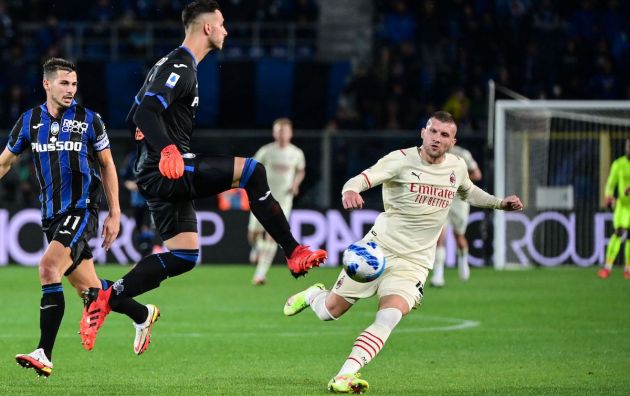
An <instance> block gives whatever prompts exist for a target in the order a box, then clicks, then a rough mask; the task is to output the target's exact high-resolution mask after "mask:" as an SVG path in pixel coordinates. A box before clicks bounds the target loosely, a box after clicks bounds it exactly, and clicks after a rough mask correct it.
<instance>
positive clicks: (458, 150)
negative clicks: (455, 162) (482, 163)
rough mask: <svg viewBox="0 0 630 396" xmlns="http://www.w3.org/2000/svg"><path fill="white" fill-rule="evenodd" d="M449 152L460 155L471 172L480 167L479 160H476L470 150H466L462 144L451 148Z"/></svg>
mask: <svg viewBox="0 0 630 396" xmlns="http://www.w3.org/2000/svg"><path fill="white" fill-rule="evenodd" d="M448 152H449V153H451V154H455V155H456V156H458V157H461V158H462V159H463V160H464V162H465V163H466V168H467V169H468V172H469V173H470V172H472V171H474V170H475V169H479V165H477V161H475V159H474V158H473V156H472V154H471V153H470V151H468V150H466V149H465V148H463V147H460V146H453V148H451V149H450V150H449V151H448Z"/></svg>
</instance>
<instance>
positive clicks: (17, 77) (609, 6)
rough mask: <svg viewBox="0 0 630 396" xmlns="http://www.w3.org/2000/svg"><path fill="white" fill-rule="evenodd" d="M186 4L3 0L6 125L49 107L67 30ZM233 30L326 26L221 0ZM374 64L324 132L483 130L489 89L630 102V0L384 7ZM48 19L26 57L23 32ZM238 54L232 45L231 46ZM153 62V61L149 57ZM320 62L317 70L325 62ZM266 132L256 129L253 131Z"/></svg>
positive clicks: (277, 0) (168, 12) (288, 10)
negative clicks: (455, 125)
mask: <svg viewBox="0 0 630 396" xmlns="http://www.w3.org/2000/svg"><path fill="white" fill-rule="evenodd" d="M185 3H186V1H184V0H122V1H118V0H117V1H112V0H97V1H90V2H85V1H79V0H64V1H39V0H12V1H6V0H2V1H0V51H1V53H2V58H3V62H2V63H1V66H0V67H1V70H0V72H1V74H0V75H1V77H0V88H1V89H2V98H1V105H0V119H1V120H2V122H1V124H2V125H4V126H7V125H9V124H10V123H11V122H12V121H9V120H13V119H16V118H17V116H18V114H19V113H20V111H21V110H23V109H24V108H26V107H27V106H30V105H32V104H33V103H36V102H37V101H39V100H41V97H42V94H41V92H40V91H39V90H38V89H37V88H39V87H38V83H39V79H40V74H41V72H40V63H41V60H42V59H44V58H46V57H48V56H52V55H60V56H68V55H70V56H71V55H72V54H64V53H63V46H62V45H61V44H60V43H61V41H62V40H63V36H64V34H66V33H67V32H64V29H63V28H62V27H61V22H64V21H78V22H81V21H82V22H90V23H94V24H108V23H111V22H113V21H118V22H121V21H128V22H129V23H133V21H174V22H177V21H179V15H180V12H181V8H182V6H183V4H185ZM220 5H221V7H222V9H223V13H224V15H225V17H226V25H227V28H228V30H230V24H234V23H238V22H247V23H257V22H305V23H317V20H318V15H319V14H320V13H319V8H318V7H319V3H318V1H316V0H256V1H244V0H224V1H220ZM373 19H374V26H375V29H374V34H373V43H372V44H373V45H372V56H371V59H354V60H351V61H353V65H354V67H353V71H352V74H351V75H350V76H349V77H348V78H347V81H346V83H345V86H344V88H343V90H342V93H341V95H340V97H339V98H338V105H337V111H336V113H335V115H334V117H331V118H330V119H322V120H321V123H320V124H321V125H313V127H319V128H325V127H329V128H337V129H394V130H396V129H415V128H418V126H419V125H421V124H422V123H423V122H424V117H425V114H427V113H430V112H431V111H433V110H437V109H440V108H441V109H445V110H447V111H450V112H451V113H453V114H454V115H455V117H456V118H457V120H458V121H459V122H460V123H461V124H462V127H465V128H470V129H472V130H473V131H474V130H483V127H484V123H485V117H486V111H487V103H486V101H485V95H486V87H487V81H488V80H489V79H494V80H495V81H496V82H497V83H498V84H501V85H503V86H506V87H508V88H510V89H512V90H514V91H517V92H519V93H521V94H523V95H525V96H527V97H530V98H547V99H557V98H563V99H628V98H629V97H630V76H629V75H630V72H629V70H630V41H629V37H628V33H629V31H628V30H629V27H630V2H623V1H619V0H606V1H598V2H596V1H592V0H581V1H570V0H564V1H562V0H561V1H552V0H449V1H435V0H391V1H386V0H379V1H375V2H374V3H373ZM25 23H39V24H41V28H40V30H39V31H38V33H37V43H38V46H39V48H37V51H36V53H37V54H40V56H39V58H29V57H28V56H24V54H25V53H26V52H27V49H26V48H24V47H23V42H24V40H23V38H22V37H20V35H19V31H20V29H19V28H20V25H21V24H25ZM229 46H230V37H228V40H227V42H226V47H229ZM29 52H32V49H31V51H29ZM147 61H148V62H149V61H153V59H149V60H147ZM312 62H318V60H317V58H316V57H315V58H314V59H313V60H312ZM254 126H255V125H252V127H254Z"/></svg>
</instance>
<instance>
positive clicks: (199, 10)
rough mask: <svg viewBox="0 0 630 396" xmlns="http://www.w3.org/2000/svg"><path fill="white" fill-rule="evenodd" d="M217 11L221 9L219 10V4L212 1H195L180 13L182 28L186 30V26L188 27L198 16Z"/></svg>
mask: <svg viewBox="0 0 630 396" xmlns="http://www.w3.org/2000/svg"><path fill="white" fill-rule="evenodd" d="M217 10H219V11H220V10H221V8H219V3H217V2H216V1H214V0H195V1H192V2H190V3H188V5H187V6H186V7H184V10H183V11H182V22H183V23H184V27H185V28H188V26H190V24H191V23H193V22H194V21H195V19H197V17H198V16H199V15H201V14H205V13H207V12H215V11H217Z"/></svg>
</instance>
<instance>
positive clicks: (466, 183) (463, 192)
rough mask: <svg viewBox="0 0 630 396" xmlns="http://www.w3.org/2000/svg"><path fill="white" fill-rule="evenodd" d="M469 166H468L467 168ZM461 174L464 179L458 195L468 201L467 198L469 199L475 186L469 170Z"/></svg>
mask: <svg viewBox="0 0 630 396" xmlns="http://www.w3.org/2000/svg"><path fill="white" fill-rule="evenodd" d="M464 162H465V161H464ZM467 166H468V165H466V167H467ZM461 173H462V175H463V179H462V183H461V184H460V185H459V187H458V188H457V195H459V197H460V198H462V199H464V200H466V198H467V197H468V193H469V192H470V189H471V188H473V186H474V184H473V182H472V180H470V175H469V174H468V169H467V170H466V172H461Z"/></svg>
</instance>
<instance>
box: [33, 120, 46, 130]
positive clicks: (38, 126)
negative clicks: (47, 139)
mask: <svg viewBox="0 0 630 396" xmlns="http://www.w3.org/2000/svg"><path fill="white" fill-rule="evenodd" d="M42 126H44V124H42V123H41V122H40V123H39V124H37V125H33V129H39V128H40V127H42Z"/></svg>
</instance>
